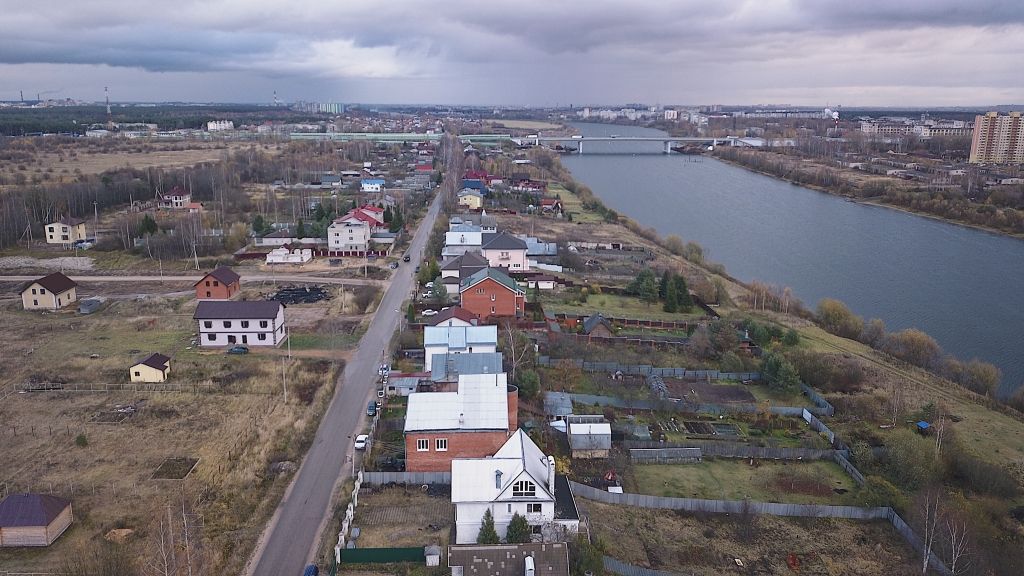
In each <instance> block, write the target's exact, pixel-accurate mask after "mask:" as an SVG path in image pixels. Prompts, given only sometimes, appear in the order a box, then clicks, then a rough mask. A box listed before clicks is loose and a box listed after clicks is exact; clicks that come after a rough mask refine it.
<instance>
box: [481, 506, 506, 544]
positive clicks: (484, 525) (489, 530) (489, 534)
mask: <svg viewBox="0 0 1024 576" xmlns="http://www.w3.org/2000/svg"><path fill="white" fill-rule="evenodd" d="M500 542H501V540H500V539H499V538H498V531H497V530H495V529H494V515H493V514H491V510H490V508H488V509H487V510H486V511H484V518H483V521H482V522H481V523H480V533H479V534H477V536H476V543H477V544H498V543H500Z"/></svg>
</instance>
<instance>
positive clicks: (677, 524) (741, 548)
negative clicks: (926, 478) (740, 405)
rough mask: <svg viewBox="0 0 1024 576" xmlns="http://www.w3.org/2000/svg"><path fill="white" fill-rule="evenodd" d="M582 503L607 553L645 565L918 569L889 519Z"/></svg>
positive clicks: (884, 574)
mask: <svg viewBox="0 0 1024 576" xmlns="http://www.w3.org/2000/svg"><path fill="white" fill-rule="evenodd" d="M576 502H577V504H578V505H579V507H580V508H581V509H582V512H583V513H584V514H585V515H586V516H588V517H589V518H590V525H591V530H592V536H594V537H596V539H597V540H599V541H600V542H601V543H603V545H604V546H605V553H606V554H608V555H610V556H612V557H614V558H616V559H618V560H621V561H623V562H627V563H630V564H634V565H637V566H642V567H645V568H654V569H660V570H666V571H670V572H671V573H678V574H687V575H699V576H719V575H722V574H737V575H739V574H796V573H799V574H822V575H836V576H838V575H846V574H856V575H858V576H910V575H912V574H919V573H920V566H919V565H918V563H919V560H918V557H917V555H916V554H915V553H914V551H913V550H912V549H911V548H910V547H909V546H908V545H907V544H906V543H905V542H904V540H903V539H902V538H901V537H900V536H899V534H897V533H896V531H895V530H893V528H892V527H891V526H890V525H889V524H888V523H887V522H884V521H873V522H861V521H854V520H837V519H824V518H823V519H808V518H780V517H774V516H755V517H753V518H737V517H735V516H725V515H714V514H705V515H701V516H695V515H691V514H686V513H680V512H675V511H671V510H650V509H644V508H633V507H628V506H613V505H609V504H600V503H597V502H592V501H589V500H583V499H577V500H576ZM791 555H792V556H791ZM736 559H739V560H740V561H741V562H742V563H743V567H742V568H741V567H739V566H738V565H737V564H736ZM787 560H795V561H796V562H797V563H798V567H799V570H798V571H794V570H792V569H791V568H790V567H789V566H788V565H787Z"/></svg>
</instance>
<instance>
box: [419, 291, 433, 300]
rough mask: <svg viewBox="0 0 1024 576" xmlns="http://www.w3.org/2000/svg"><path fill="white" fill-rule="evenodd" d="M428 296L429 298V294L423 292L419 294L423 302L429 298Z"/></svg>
mask: <svg viewBox="0 0 1024 576" xmlns="http://www.w3.org/2000/svg"><path fill="white" fill-rule="evenodd" d="M430 296H431V294H430V292H424V293H423V294H420V298H423V299H424V300H426V299H427V298H430Z"/></svg>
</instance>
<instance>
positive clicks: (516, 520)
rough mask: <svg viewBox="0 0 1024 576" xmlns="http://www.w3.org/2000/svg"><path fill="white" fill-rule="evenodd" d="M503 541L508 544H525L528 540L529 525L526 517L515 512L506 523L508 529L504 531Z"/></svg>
mask: <svg viewBox="0 0 1024 576" xmlns="http://www.w3.org/2000/svg"><path fill="white" fill-rule="evenodd" d="M505 541H506V542H508V543H509V544H526V543H528V542H529V541H530V525H529V524H527V522H526V517H525V516H523V515H522V514H520V513H519V512H516V513H515V514H513V515H512V520H511V521H510V522H509V523H508V530H507V531H506V532H505Z"/></svg>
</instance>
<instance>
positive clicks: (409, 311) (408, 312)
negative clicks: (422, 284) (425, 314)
mask: <svg viewBox="0 0 1024 576" xmlns="http://www.w3.org/2000/svg"><path fill="white" fill-rule="evenodd" d="M405 320H406V321H407V322H409V324H412V323H413V322H415V321H416V306H414V305H413V303H412V302H409V307H408V308H406V309H405Z"/></svg>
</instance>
